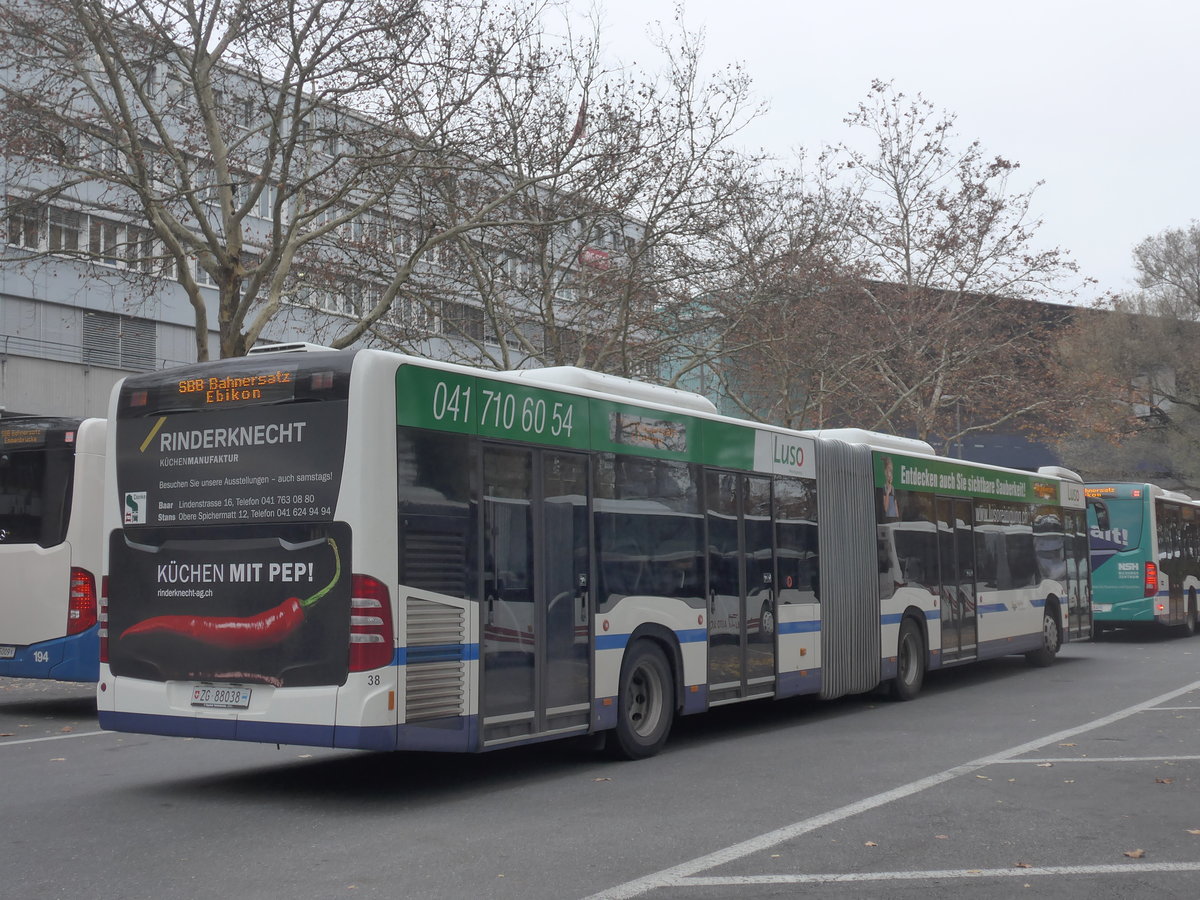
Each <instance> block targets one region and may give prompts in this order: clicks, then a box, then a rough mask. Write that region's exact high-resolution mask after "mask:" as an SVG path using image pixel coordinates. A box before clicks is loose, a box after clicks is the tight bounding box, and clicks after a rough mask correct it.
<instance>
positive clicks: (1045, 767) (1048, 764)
mask: <svg viewBox="0 0 1200 900" xmlns="http://www.w3.org/2000/svg"><path fill="white" fill-rule="evenodd" d="M1053 765H1054V763H1038V764H1037V767H1038V768H1039V769H1049V768H1051V767H1052V766H1053Z"/></svg>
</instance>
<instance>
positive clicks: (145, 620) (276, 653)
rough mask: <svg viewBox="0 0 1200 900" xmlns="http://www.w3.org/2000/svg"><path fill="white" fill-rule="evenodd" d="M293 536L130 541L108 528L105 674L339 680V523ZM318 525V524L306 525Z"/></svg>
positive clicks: (346, 576)
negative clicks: (108, 671)
mask: <svg viewBox="0 0 1200 900" xmlns="http://www.w3.org/2000/svg"><path fill="white" fill-rule="evenodd" d="M297 530H302V531H304V532H306V534H304V535H300V534H297V535H294V537H296V538H297V540H295V541H294V542H293V541H288V540H285V539H283V538H280V537H257V538H255V537H239V538H236V539H230V540H215V541H203V540H189V541H167V542H166V543H164V544H163V545H162V546H161V547H152V546H148V545H143V544H138V543H136V542H135V541H133V540H130V539H129V537H128V535H127V534H123V533H122V532H120V531H117V532H114V533H113V534H112V536H111V544H110V554H111V556H110V558H111V567H110V574H109V597H110V603H109V619H108V647H109V663H110V665H111V667H112V671H113V674H114V675H128V676H130V677H135V678H145V679H150V680H154V681H177V680H191V681H197V682H206V681H221V682H238V683H243V684H267V685H272V686H275V687H294V686H306V685H324V684H341V683H343V682H344V681H345V679H346V671H347V654H346V647H347V646H348V642H349V631H350V624H349V623H350V614H349V609H350V580H351V578H350V529H349V526H347V525H345V524H343V523H334V524H331V525H328V526H322V527H321V528H319V529H313V528H306V529H297ZM314 532H320V534H319V535H318V534H314Z"/></svg>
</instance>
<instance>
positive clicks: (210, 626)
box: [121, 538, 342, 649]
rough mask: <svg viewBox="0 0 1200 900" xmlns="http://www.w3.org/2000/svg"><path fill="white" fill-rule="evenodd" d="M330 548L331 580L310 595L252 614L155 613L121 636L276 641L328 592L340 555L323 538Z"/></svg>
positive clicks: (238, 643) (223, 643) (242, 643)
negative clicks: (164, 614)
mask: <svg viewBox="0 0 1200 900" xmlns="http://www.w3.org/2000/svg"><path fill="white" fill-rule="evenodd" d="M326 540H327V541H328V542H329V546H330V547H332V548H333V561H334V572H333V579H332V580H331V581H330V582H329V584H327V585H325V587H323V588H321V589H320V590H319V591H317V592H316V593H315V594H313V595H312V596H311V597H306V598H305V599H304V600H301V599H299V598H297V597H289V598H288V599H286V600H284V601H283V602H282V603H280V604H279V605H278V606H274V607H272V608H271V609H267V610H263V611H262V612H260V613H258V614H257V615H254V616H246V617H241V618H239V617H233V616H154V617H153V618H151V619H145V620H143V621H141V622H138V623H137V624H136V625H132V626H130V627H129V628H126V629H125V630H124V631H123V632H122V633H121V639H122V640H124V639H125V638H127V637H131V636H133V635H139V634H174V635H181V636H183V637H188V638H192V639H193V640H196V641H200V642H201V643H204V644H209V645H211V646H213V647H231V648H232V647H237V648H243V647H244V648H249V649H254V648H257V647H269V646H271V645H272V644H278V643H279V642H280V641H282V640H283V639H284V638H286V637H287V636H288V635H289V634H291V633H292V632H293V631H295V630H296V629H297V628H299V627H300V625H301V624H302V623H303V622H304V616H305V610H307V609H308V608H309V607H311V606H313V605H314V604H316V602H317V601H318V600H320V599H321V598H322V597H324V596H325V595H326V594H328V593H329V592H330V591H331V590H332V589H333V586H334V585H335V584H337V582H338V579H339V578H340V577H341V575H342V558H341V555H340V554H339V553H338V547H337V541H335V540H333V538H327V539H326Z"/></svg>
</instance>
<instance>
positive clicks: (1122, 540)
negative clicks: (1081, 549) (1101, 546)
mask: <svg viewBox="0 0 1200 900" xmlns="http://www.w3.org/2000/svg"><path fill="white" fill-rule="evenodd" d="M1143 510H1144V504H1143V501H1142V500H1140V499H1129V500H1119V499H1118V500H1089V501H1088V505H1087V516H1088V534H1089V535H1091V537H1092V540H1093V542H1095V541H1100V542H1103V543H1105V544H1107V545H1111V546H1112V547H1114V548H1115V549H1117V550H1132V549H1134V548H1136V547H1138V546H1140V545H1141V543H1142V517H1143V515H1144V512H1143Z"/></svg>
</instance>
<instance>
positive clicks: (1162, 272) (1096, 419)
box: [1057, 223, 1200, 489]
mask: <svg viewBox="0 0 1200 900" xmlns="http://www.w3.org/2000/svg"><path fill="white" fill-rule="evenodd" d="M1133 259H1134V265H1135V267H1136V269H1137V271H1138V283H1139V284H1140V285H1141V286H1142V291H1140V292H1136V293H1132V294H1128V295H1123V296H1116V297H1110V298H1107V300H1106V301H1105V302H1104V303H1103V304H1102V305H1101V306H1100V308H1098V309H1097V310H1095V311H1093V312H1091V313H1090V314H1089V315H1086V316H1082V317H1081V318H1080V322H1079V324H1078V327H1077V328H1076V329H1074V330H1073V331H1072V332H1071V333H1070V335H1069V338H1068V340H1067V341H1066V342H1065V352H1066V354H1067V361H1068V366H1067V371H1068V372H1069V373H1070V375H1071V377H1072V379H1073V381H1074V384H1075V392H1076V393H1077V394H1078V395H1079V396H1081V397H1083V398H1086V399H1085V402H1082V403H1080V404H1079V406H1078V407H1077V408H1076V409H1075V410H1074V411H1073V412H1074V415H1073V416H1072V418H1071V420H1070V421H1071V424H1072V427H1070V428H1067V429H1065V433H1064V434H1063V436H1062V438H1061V439H1060V441H1059V442H1058V445H1057V446H1058V450H1059V452H1060V454H1062V455H1063V456H1064V458H1067V459H1070V460H1071V461H1072V464H1073V465H1075V466H1077V467H1078V468H1080V469H1081V470H1082V471H1083V472H1085V473H1086V474H1087V475H1089V476H1090V477H1092V478H1093V479H1095V480H1137V481H1141V480H1151V481H1158V482H1160V483H1162V484H1163V485H1164V486H1166V487H1179V486H1183V487H1188V488H1192V489H1195V488H1196V487H1198V486H1200V450H1198V449H1197V448H1198V447H1200V365H1197V362H1196V354H1195V344H1196V340H1197V337H1200V290H1198V289H1197V288H1198V285H1200V280H1198V279H1197V274H1198V273H1200V226H1197V225H1196V223H1193V224H1192V225H1191V226H1189V227H1188V228H1179V229H1168V230H1166V231H1163V232H1161V233H1160V234H1158V235H1154V236H1152V237H1148V238H1146V239H1145V240H1144V241H1142V242H1141V243H1139V244H1138V245H1137V247H1136V248H1134V251H1133Z"/></svg>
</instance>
